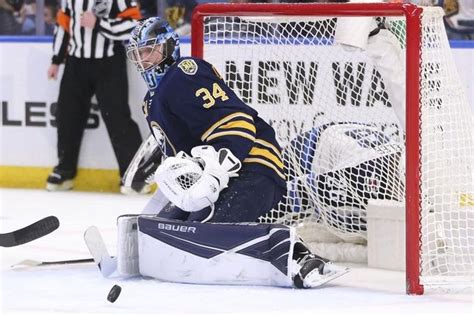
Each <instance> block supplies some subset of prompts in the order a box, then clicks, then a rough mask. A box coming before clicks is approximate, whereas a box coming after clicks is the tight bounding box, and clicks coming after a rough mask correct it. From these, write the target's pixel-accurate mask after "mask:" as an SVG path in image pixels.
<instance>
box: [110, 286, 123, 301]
mask: <svg viewBox="0 0 474 316" xmlns="http://www.w3.org/2000/svg"><path fill="white" fill-rule="evenodd" d="M120 292H122V288H121V287H120V286H119V285H117V284H115V285H114V286H112V288H111V289H110V292H109V295H107V301H109V302H111V303H113V302H115V301H116V300H117V298H118V297H119V295H120Z"/></svg>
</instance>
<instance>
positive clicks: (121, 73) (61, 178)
mask: <svg viewBox="0 0 474 316" xmlns="http://www.w3.org/2000/svg"><path fill="white" fill-rule="evenodd" d="M138 19H140V12H139V9H138V8H137V6H136V4H135V3H134V2H133V1H132V0H62V3H61V9H60V11H59V12H58V15H57V24H58V25H57V28H56V31H55V34H54V43H53V58H52V64H51V66H50V67H49V69H48V78H49V79H57V75H58V68H59V65H60V64H61V63H63V62H65V68H64V74H63V76H62V79H61V85H60V89H59V97H58V102H57V112H56V120H57V133H58V144H57V151H58V152H57V154H58V160H59V162H58V165H57V166H56V167H55V168H54V170H53V172H52V173H51V174H50V175H49V176H48V179H47V185H46V189H47V190H50V191H58V190H69V189H71V188H72V187H73V179H74V177H75V176H76V173H77V164H78V157H79V151H80V146H81V140H82V136H83V133H84V129H85V126H86V123H87V119H88V116H89V113H90V108H91V98H92V96H93V95H94V94H95V95H96V97H97V100H98V103H99V109H100V112H101V116H102V119H103V120H104V122H105V125H106V127H107V132H108V134H109V137H110V141H111V143H112V147H113V149H114V153H115V157H116V158H117V161H118V165H119V171H120V176H121V177H122V176H123V175H124V173H125V171H126V169H127V167H128V164H129V163H130V161H131V160H132V158H133V156H134V154H135V152H136V151H137V149H138V147H139V146H140V144H141V135H140V131H139V128H138V125H137V124H136V123H135V122H134V121H133V120H132V118H131V113H130V108H129V106H128V82H127V69H126V59H125V52H124V47H123V45H122V43H121V41H123V40H127V39H128V38H129V35H130V32H131V30H132V29H133V28H134V26H135V24H136V20H138Z"/></svg>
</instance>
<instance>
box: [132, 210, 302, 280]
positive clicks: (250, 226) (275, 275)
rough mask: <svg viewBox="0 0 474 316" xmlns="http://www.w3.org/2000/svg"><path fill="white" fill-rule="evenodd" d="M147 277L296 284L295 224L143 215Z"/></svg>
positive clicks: (143, 265)
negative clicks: (293, 266)
mask: <svg viewBox="0 0 474 316" xmlns="http://www.w3.org/2000/svg"><path fill="white" fill-rule="evenodd" d="M138 227H139V231H138V243H139V256H140V260H139V267H140V273H141V274H142V275H144V276H149V277H153V278H157V279H160V280H164V281H171V282H183V283H194V284H247V285H273V286H286V287H289V286H292V285H293V281H292V274H293V273H292V271H291V269H290V268H289V267H291V265H290V264H291V263H292V260H293V259H292V256H291V255H290V254H291V253H292V251H293V245H294V242H295V241H296V235H295V231H294V228H292V227H288V226H285V225H276V224H257V223H239V224H223V223H197V222H192V223H191V222H182V221H176V220H165V219H160V218H157V217H151V216H146V215H142V216H140V217H139V218H138Z"/></svg>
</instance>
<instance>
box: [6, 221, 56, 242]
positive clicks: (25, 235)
mask: <svg viewBox="0 0 474 316" xmlns="http://www.w3.org/2000/svg"><path fill="white" fill-rule="evenodd" d="M58 227H59V220H58V218H57V217H56V216H48V217H45V218H43V219H40V220H39V221H37V222H35V223H33V224H31V225H28V226H26V227H24V228H21V229H18V230H15V231H12V232H9V233H4V234H0V246H1V247H15V246H18V245H22V244H25V243H28V242H30V241H33V240H36V239H38V238H41V237H43V236H46V235H48V234H49V233H52V232H53V231H55V230H56V229H57V228H58Z"/></svg>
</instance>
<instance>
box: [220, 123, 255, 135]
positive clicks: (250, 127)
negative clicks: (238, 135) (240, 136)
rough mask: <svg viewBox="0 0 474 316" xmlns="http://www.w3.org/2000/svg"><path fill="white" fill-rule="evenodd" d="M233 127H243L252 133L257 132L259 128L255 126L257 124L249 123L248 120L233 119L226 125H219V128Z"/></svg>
mask: <svg viewBox="0 0 474 316" xmlns="http://www.w3.org/2000/svg"><path fill="white" fill-rule="evenodd" d="M232 128H242V129H248V130H249V131H251V132H252V133H254V134H255V133H256V132H257V129H256V128H255V125H253V124H252V123H249V122H247V121H232V122H230V123H227V124H225V125H221V126H219V129H232Z"/></svg>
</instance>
